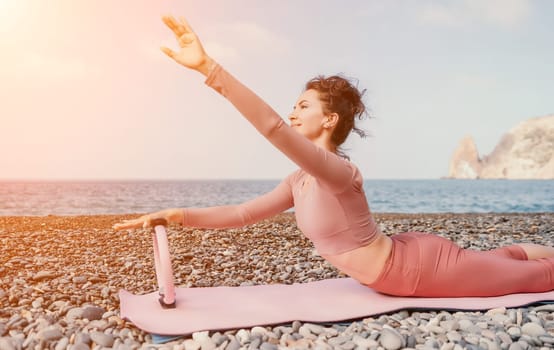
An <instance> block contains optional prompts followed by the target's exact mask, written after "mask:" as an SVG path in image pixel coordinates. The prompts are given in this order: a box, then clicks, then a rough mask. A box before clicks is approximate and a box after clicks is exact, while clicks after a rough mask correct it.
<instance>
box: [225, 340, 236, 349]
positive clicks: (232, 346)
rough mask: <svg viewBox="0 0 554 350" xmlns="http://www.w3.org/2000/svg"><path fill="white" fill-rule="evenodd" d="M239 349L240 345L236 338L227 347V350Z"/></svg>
mask: <svg viewBox="0 0 554 350" xmlns="http://www.w3.org/2000/svg"><path fill="white" fill-rule="evenodd" d="M239 349H240V343H239V342H238V340H237V339H235V338H233V339H231V341H230V342H229V344H227V346H226V347H225V350H239Z"/></svg>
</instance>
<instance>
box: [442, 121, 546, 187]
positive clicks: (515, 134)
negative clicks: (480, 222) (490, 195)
mask: <svg viewBox="0 0 554 350" xmlns="http://www.w3.org/2000/svg"><path fill="white" fill-rule="evenodd" d="M552 149H554V115H550V116H545V117H539V118H532V119H528V120H526V121H523V122H521V123H519V124H518V125H517V126H515V127H514V128H512V129H511V130H510V131H509V132H508V133H507V134H505V135H504V136H503V137H502V139H501V140H500V142H499V143H498V144H497V145H496V147H495V148H494V150H493V151H492V153H491V154H490V155H488V156H484V157H483V158H479V155H478V152H477V147H476V146H475V143H474V142H473V139H472V138H471V137H469V136H468V137H465V138H464V139H462V141H461V142H460V144H459V146H458V148H457V149H456V151H455V152H454V154H453V155H452V158H451V160H450V167H449V171H448V177H449V178H463V179H477V178H481V179H544V180H546V179H554V152H552Z"/></svg>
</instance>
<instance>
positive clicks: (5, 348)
mask: <svg viewBox="0 0 554 350" xmlns="http://www.w3.org/2000/svg"><path fill="white" fill-rule="evenodd" d="M0 350H16V347H15V344H14V343H13V342H12V339H10V338H9V337H2V338H0Z"/></svg>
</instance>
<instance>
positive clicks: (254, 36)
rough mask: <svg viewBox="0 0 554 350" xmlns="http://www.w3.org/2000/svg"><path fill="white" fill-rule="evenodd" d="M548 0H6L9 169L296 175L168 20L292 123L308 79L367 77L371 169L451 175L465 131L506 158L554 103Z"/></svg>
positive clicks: (5, 149) (2, 18) (2, 100)
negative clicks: (180, 23)
mask: <svg viewBox="0 0 554 350" xmlns="http://www.w3.org/2000/svg"><path fill="white" fill-rule="evenodd" d="M553 13H554V2H553V1H548V0H542V1H540V0H537V1H531V0H458V1H431V0H417V1H416V0H412V1H410V0H404V1H400V0H391V1H377V0H363V1H362V0H360V1H355V0H350V1H320V0H318V1H316V0H305V1H292V0H287V1H276V0H268V1H254V0H234V1H226V0H213V1H190V0H182V1H167V0H166V1H148V0H140V1H138V0H121V1H109V0H94V1H93V0H82V1H72V0H49V1H43V0H0V121H1V123H0V179H6V180H124V179H125V180H144V179H164V180H165V179H167V180H184V179H282V178H284V177H285V176H286V175H287V174H289V173H290V172H292V171H294V170H295V169H296V168H297V166H296V165H295V164H294V163H292V162H291V161H290V160H288V159H287V158H286V157H285V156H284V155H283V154H281V153H280V152H279V151H278V150H276V149H275V148H274V147H273V146H272V145H271V144H270V143H269V142H267V141H266V140H265V139H264V138H263V137H262V136H261V135H259V134H258V133H257V131H256V130H255V129H254V128H253V127H252V126H251V125H250V124H248V122H247V121H246V120H245V119H244V118H243V117H242V116H241V115H240V114H239V113H238V112H237V111H236V110H235V109H234V108H233V107H232V106H231V104H230V103H229V102H228V101H226V100H225V99H224V98H223V97H221V96H220V95H218V94H217V93H216V92H214V91H213V90H212V89H210V88H208V87H207V86H206V85H205V84H204V77H203V76H201V75H200V74H199V73H197V72H195V71H191V70H188V69H186V68H184V67H182V66H179V65H178V64H176V63H175V62H173V61H172V60H171V59H169V58H168V57H166V56H165V55H164V54H163V53H162V52H161V51H160V49H159V48H160V46H168V47H171V48H173V49H176V48H177V47H178V46H177V44H176V42H175V39H174V36H173V34H172V33H171V31H170V30H169V29H168V28H167V27H165V25H164V24H163V22H162V21H161V16H162V15H165V14H171V15H174V16H175V17H178V16H185V17H186V18H187V20H188V22H189V23H190V25H191V26H192V28H193V29H194V31H195V32H196V33H197V35H198V36H199V37H200V39H201V40H202V42H203V43H204V46H205V49H206V51H207V53H208V54H209V55H210V56H212V57H213V58H214V59H215V60H216V61H218V62H219V63H220V64H221V65H222V66H224V67H225V68H226V69H227V70H228V71H230V72H231V73H232V74H233V75H235V76H236V77H237V78H238V79H239V80H241V81H242V82H243V83H245V84H246V85H247V86H249V87H250V88H251V89H253V90H254V91H255V92H256V93H257V94H258V95H259V96H261V97H262V98H263V99H264V100H265V101H266V102H267V103H269V104H270V105H271V106H272V107H273V108H274V109H275V110H276V111H277V112H278V113H279V114H280V115H281V116H282V117H283V118H284V119H285V120H286V122H287V123H288V122H289V121H288V119H287V116H288V115H289V113H290V111H291V110H292V106H293V105H294V103H295V102H296V99H297V98H298V96H299V95H300V94H301V92H302V88H303V85H304V84H305V82H306V81H307V80H309V79H310V78H312V77H314V76H316V75H320V74H323V75H331V74H337V73H341V74H343V75H345V76H347V77H352V78H355V79H356V80H357V81H358V84H359V85H358V86H359V87H360V88H361V89H366V94H365V100H364V101H365V102H366V103H367V105H368V106H369V108H370V112H371V115H372V118H371V119H368V120H365V121H363V122H362V123H361V124H360V126H361V127H362V128H363V129H365V130H367V131H369V132H370V133H371V137H369V138H365V139H361V138H359V137H358V135H355V134H353V135H351V136H350V138H349V139H348V141H347V144H346V145H345V148H346V149H347V151H346V153H347V154H349V156H350V158H351V160H352V162H354V163H355V164H356V165H357V166H358V168H359V169H360V170H361V172H362V174H363V176H364V178H366V179H437V178H440V177H441V176H445V175H447V173H448V165H449V160H450V157H451V155H452V154H453V152H454V150H455V149H456V147H457V145H458V142H459V141H460V140H461V139H462V138H463V137H464V136H466V135H471V136H473V138H474V140H475V142H476V144H477V148H478V150H479V153H480V154H481V155H486V154H488V153H490V152H491V151H492V150H493V148H494V146H495V145H496V144H497V143H498V141H499V140H500V138H501V137H502V135H503V134H504V133H506V132H507V131H509V130H510V129H511V128H513V127H514V126H516V125H517V124H518V123H520V122H522V121H524V120H526V119H529V118H533V117H539V116H544V115H550V114H553V113H554V65H553V64H552V62H554V45H553V44H552V42H553V41H552V33H554V22H553V21H552V20H551V19H552V14H553Z"/></svg>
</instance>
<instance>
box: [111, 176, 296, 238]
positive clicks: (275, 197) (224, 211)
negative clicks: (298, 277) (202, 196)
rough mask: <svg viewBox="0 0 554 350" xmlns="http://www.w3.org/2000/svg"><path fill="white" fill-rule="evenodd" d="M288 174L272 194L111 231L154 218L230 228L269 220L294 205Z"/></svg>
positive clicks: (166, 214) (174, 212)
mask: <svg viewBox="0 0 554 350" xmlns="http://www.w3.org/2000/svg"><path fill="white" fill-rule="evenodd" d="M294 174H295V173H293V174H291V175H289V176H288V177H287V178H286V179H285V180H283V181H282V182H281V183H280V184H279V185H278V186H277V187H275V188H274V189H273V190H272V191H270V192H268V193H266V194H264V195H262V196H259V197H257V198H254V199H252V200H250V201H247V202H244V203H241V204H237V205H225V206H215V207H207V208H185V209H182V208H173V209H166V210H162V211H158V212H155V213H152V214H147V215H143V216H141V217H139V218H137V219H133V220H125V221H124V222H122V223H119V224H115V225H114V226H113V228H114V229H115V230H124V229H132V228H142V227H150V226H151V222H152V221H153V220H155V219H165V220H166V221H167V222H172V223H179V224H183V225H184V226H186V227H198V228H230V227H242V226H245V225H250V224H253V223H255V222H258V221H261V220H263V219H267V218H270V217H272V216H274V215H277V214H279V213H281V212H283V211H285V210H287V209H289V208H292V207H293V206H294V201H293V197H292V187H291V177H292V176H293V175H294Z"/></svg>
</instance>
